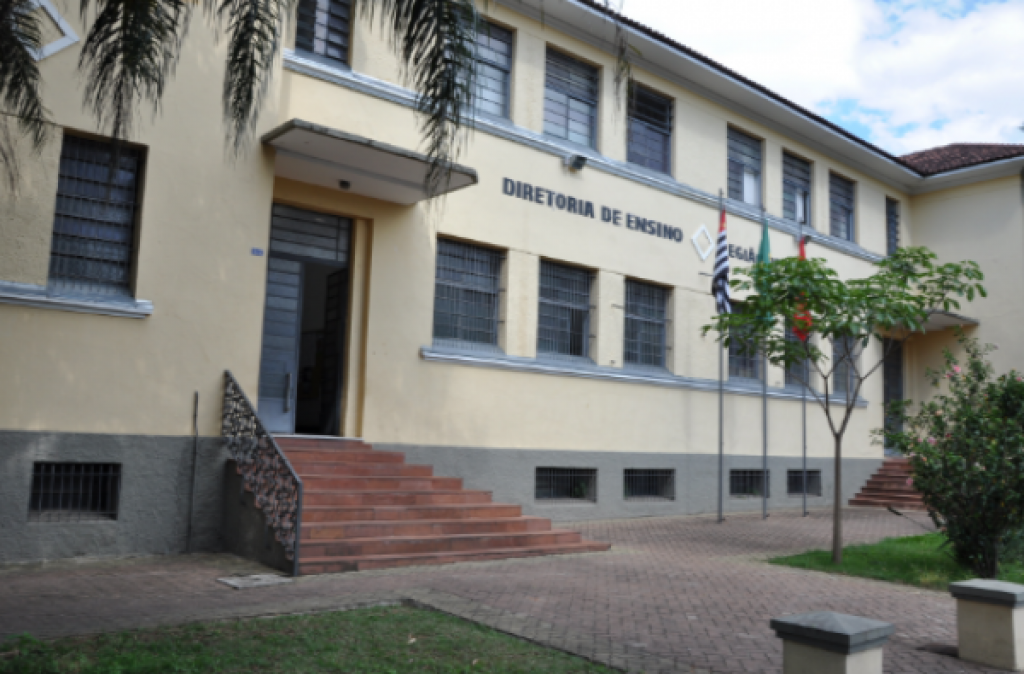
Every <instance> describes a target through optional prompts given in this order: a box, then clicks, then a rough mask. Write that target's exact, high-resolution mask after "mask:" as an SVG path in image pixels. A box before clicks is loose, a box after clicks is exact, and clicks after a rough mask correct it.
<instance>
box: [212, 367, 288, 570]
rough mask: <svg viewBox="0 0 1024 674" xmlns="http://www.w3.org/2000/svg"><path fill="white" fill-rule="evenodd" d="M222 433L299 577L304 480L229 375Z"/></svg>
mask: <svg viewBox="0 0 1024 674" xmlns="http://www.w3.org/2000/svg"><path fill="white" fill-rule="evenodd" d="M221 418H222V424H221V434H222V435H223V436H224V444H225V447H227V449H228V451H230V452H231V456H232V458H233V459H234V460H235V462H236V463H237V464H238V472H239V474H240V475H241V476H242V488H243V489H245V490H247V491H249V492H251V493H252V495H253V501H254V502H255V503H256V507H257V508H259V509H260V510H262V511H263V514H264V516H265V517H266V521H267V526H268V527H269V528H270V529H272V530H273V532H274V538H276V539H277V540H278V542H280V543H281V545H282V546H283V547H284V551H285V555H286V556H287V558H288V559H289V560H291V561H292V575H293V576H297V575H299V539H300V537H301V531H302V479H301V478H299V474H298V473H297V472H295V468H293V467H292V464H291V462H290V461H288V457H287V456H285V454H284V452H282V451H281V448H280V447H278V445H277V442H276V441H275V440H274V437H273V436H272V435H271V434H270V433H268V432H267V430H266V429H265V428H264V427H263V423H262V422H260V419H259V417H258V416H257V415H256V408H255V407H253V405H252V403H251V402H250V401H249V398H248V397H247V396H246V395H245V391H243V390H242V386H241V385H240V384H239V383H238V380H237V379H235V376H234V375H233V374H231V371H230V370H225V371H224V409H223V412H222V417H221Z"/></svg>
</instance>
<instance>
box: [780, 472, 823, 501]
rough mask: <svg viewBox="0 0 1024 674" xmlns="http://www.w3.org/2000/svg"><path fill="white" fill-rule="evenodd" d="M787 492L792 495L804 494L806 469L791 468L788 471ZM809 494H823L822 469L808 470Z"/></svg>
mask: <svg viewBox="0 0 1024 674" xmlns="http://www.w3.org/2000/svg"><path fill="white" fill-rule="evenodd" d="M786 492H787V493H788V494H789V495H790V496H803V495H804V471H802V470H790V471H787V473H786ZM807 495H808V496H821V471H820V470H809V471H807Z"/></svg>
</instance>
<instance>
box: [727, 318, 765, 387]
mask: <svg viewBox="0 0 1024 674" xmlns="http://www.w3.org/2000/svg"><path fill="white" fill-rule="evenodd" d="M742 311H743V305H742V304H739V303H735V304H733V312H734V313H740V312H742ZM746 334H748V335H749V332H748V333H746ZM743 335H744V333H743V332H742V331H741V330H739V329H737V331H736V333H735V334H734V335H733V338H732V339H730V340H729V379H755V380H757V381H760V380H761V375H762V373H763V372H764V368H763V363H762V362H761V361H762V358H761V355H760V354H759V353H758V352H757V351H756V350H755V349H754V346H753V345H752V344H751V343H750V341H748V340H747V339H744V336H743Z"/></svg>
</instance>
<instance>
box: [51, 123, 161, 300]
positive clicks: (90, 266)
mask: <svg viewBox="0 0 1024 674" xmlns="http://www.w3.org/2000/svg"><path fill="white" fill-rule="evenodd" d="M112 152H113V145H112V144H111V143H108V142H105V141H100V140H90V139H86V138H79V137H77V136H64V141H63V144H62V145H61V150H60V173H59V178H58V182H57V208H56V212H55V214H54V219H53V242H52V244H51V249H50V278H49V288H50V289H51V290H55V291H57V292H59V293H72V294H88V295H112V296H130V295H131V292H132V290H131V280H132V279H131V272H132V260H133V257H134V255H133V253H134V247H135V220H136V213H135V211H136V204H137V201H138V185H139V175H140V173H141V169H142V152H141V151H140V150H138V149H137V148H131V147H124V146H122V147H121V148H120V153H119V155H118V157H117V164H116V166H114V167H113V168H112V166H111V153H112ZM111 171H113V175H112V176H111ZM111 177H112V180H111V181H109V184H108V178H111Z"/></svg>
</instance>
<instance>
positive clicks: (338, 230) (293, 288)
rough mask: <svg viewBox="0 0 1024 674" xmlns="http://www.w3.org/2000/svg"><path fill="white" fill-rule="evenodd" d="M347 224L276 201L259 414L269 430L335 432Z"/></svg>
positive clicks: (344, 220)
mask: <svg viewBox="0 0 1024 674" xmlns="http://www.w3.org/2000/svg"><path fill="white" fill-rule="evenodd" d="M350 236H351V221H350V220H348V219H347V218H341V217H338V216H333V215H326V214H323V213H315V212H312V211H305V210H302V209H297V208H293V207H290V206H283V205H275V206H274V210H273V220H272V223H271V235H270V254H269V256H268V257H269V259H268V263H267V264H268V267H267V295H266V305H265V309H264V318H263V347H262V352H261V362H260V391H259V415H260V419H261V420H262V421H263V424H264V426H265V427H266V428H267V430H269V431H270V432H272V433H282V434H290V433H296V432H298V433H309V434H315V435H337V434H338V433H339V432H340V425H341V424H340V419H341V392H342V386H341V382H342V375H343V370H344V360H345V359H344V353H345V350H344V337H345V325H346V317H347V315H348V312H347V306H346V298H347V296H348V292H347V291H348V271H349V264H348V251H349V239H350Z"/></svg>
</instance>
